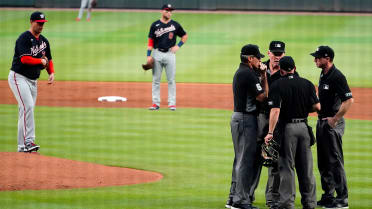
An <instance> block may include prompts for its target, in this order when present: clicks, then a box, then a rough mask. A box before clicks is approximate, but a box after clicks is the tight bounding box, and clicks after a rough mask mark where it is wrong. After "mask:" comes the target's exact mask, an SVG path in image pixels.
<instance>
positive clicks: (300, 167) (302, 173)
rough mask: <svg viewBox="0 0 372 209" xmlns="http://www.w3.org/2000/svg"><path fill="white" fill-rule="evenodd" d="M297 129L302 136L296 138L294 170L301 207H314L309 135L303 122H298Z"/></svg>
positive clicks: (314, 195) (314, 187) (314, 189)
mask: <svg viewBox="0 0 372 209" xmlns="http://www.w3.org/2000/svg"><path fill="white" fill-rule="evenodd" d="M297 126H298V128H297V131H300V133H298V135H299V136H301V134H302V138H300V139H299V140H298V144H297V154H296V163H295V165H296V172H297V177H298V184H299V189H300V193H301V203H302V205H303V208H315V207H316V206H317V204H316V186H315V177H314V173H313V155H312V152H311V146H310V136H309V134H308V132H306V131H307V126H306V124H305V123H298V124H297Z"/></svg>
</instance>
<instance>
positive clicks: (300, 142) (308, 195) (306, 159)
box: [279, 122, 316, 209]
mask: <svg viewBox="0 0 372 209" xmlns="http://www.w3.org/2000/svg"><path fill="white" fill-rule="evenodd" d="M295 169H296V172H297V177H298V183H299V189H300V193H301V203H302V205H303V207H304V208H315V207H316V185H315V177H314V174H313V155H312V152H311V146H310V135H309V132H308V129H307V124H306V123H305V122H301V123H287V124H286V125H285V127H284V137H283V139H282V143H281V146H280V157H279V173H280V185H279V194H280V201H279V206H280V208H287V209H294V202H295V198H296V185H295V181H296V179H295Z"/></svg>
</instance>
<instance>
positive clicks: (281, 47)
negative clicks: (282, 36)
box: [269, 41, 285, 53]
mask: <svg viewBox="0 0 372 209" xmlns="http://www.w3.org/2000/svg"><path fill="white" fill-rule="evenodd" d="M269 50H270V51H271V52H282V53H284V52H285V43H284V42H281V41H272V42H270V46H269Z"/></svg>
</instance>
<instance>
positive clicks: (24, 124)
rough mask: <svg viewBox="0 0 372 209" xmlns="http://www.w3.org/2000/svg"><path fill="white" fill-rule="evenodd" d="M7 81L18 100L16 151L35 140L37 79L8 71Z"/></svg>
mask: <svg viewBox="0 0 372 209" xmlns="http://www.w3.org/2000/svg"><path fill="white" fill-rule="evenodd" d="M8 83H9V86H10V89H11V90H12V92H13V94H14V97H15V98H16V100H17V102H18V134H17V138H18V151H20V150H21V149H22V148H24V147H25V144H27V143H31V142H34V141H35V120H34V108H35V104H36V97H37V80H31V79H28V78H26V77H25V76H23V75H20V74H18V73H16V72H14V71H12V70H11V71H10V73H9V76H8Z"/></svg>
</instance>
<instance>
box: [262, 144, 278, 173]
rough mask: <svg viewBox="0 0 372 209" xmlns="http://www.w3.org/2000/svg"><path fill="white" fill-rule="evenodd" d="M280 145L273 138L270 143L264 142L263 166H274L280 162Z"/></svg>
mask: <svg viewBox="0 0 372 209" xmlns="http://www.w3.org/2000/svg"><path fill="white" fill-rule="evenodd" d="M279 148H280V145H279V144H278V143H277V142H276V141H275V140H274V138H272V139H271V140H270V141H269V144H265V143H263V144H262V146H261V156H262V157H263V164H262V165H263V166H265V167H272V166H274V164H276V163H277V162H278V159H279Z"/></svg>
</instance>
